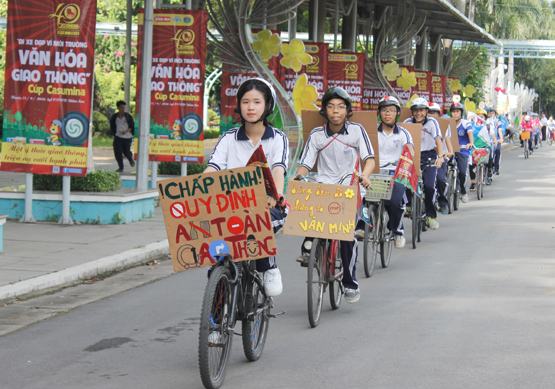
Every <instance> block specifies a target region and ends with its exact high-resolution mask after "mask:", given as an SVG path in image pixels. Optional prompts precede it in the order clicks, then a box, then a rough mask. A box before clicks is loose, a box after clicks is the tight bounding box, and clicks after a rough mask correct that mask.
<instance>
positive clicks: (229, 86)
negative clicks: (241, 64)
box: [220, 57, 279, 134]
mask: <svg viewBox="0 0 555 389" xmlns="http://www.w3.org/2000/svg"><path fill="white" fill-rule="evenodd" d="M278 66H279V62H278V57H274V58H272V59H270V61H269V63H268V68H269V69H270V70H271V71H272V73H274V75H275V76H276V77H277V76H278ZM252 77H259V76H258V74H257V73H256V72H254V71H251V70H241V69H233V68H232V67H230V66H229V65H226V64H224V65H223V71H222V75H221V77H220V79H221V82H222V87H221V89H220V133H221V134H224V133H226V132H227V131H229V130H231V129H232V128H234V127H238V126H240V125H241V119H240V117H239V115H238V114H237V113H236V112H235V109H236V108H237V100H236V96H237V89H239V86H240V85H241V84H242V83H243V82H244V81H246V80H248V79H249V78H252ZM274 125H276V123H274Z"/></svg>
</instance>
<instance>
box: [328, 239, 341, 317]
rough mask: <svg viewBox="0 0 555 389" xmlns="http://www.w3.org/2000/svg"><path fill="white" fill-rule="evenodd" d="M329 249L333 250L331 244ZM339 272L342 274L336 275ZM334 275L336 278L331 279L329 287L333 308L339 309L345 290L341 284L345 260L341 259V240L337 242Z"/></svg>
mask: <svg viewBox="0 0 555 389" xmlns="http://www.w3.org/2000/svg"><path fill="white" fill-rule="evenodd" d="M328 250H331V244H329V245H328ZM328 255H329V254H328ZM329 274H330V276H332V273H331V272H330V273H329ZM337 274H340V276H336V275H337ZM333 277H334V279H333V280H330V281H329V283H328V287H329V296H330V305H331V309H333V310H336V309H339V307H340V306H341V300H342V298H343V290H342V285H341V280H342V279H343V261H342V260H341V249H340V247H339V242H338V244H337V252H336V253H335V260H334V269H333ZM330 279H331V277H330Z"/></svg>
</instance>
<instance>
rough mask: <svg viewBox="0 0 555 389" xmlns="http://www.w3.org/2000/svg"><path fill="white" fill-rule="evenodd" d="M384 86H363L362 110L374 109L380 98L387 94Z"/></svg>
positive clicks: (376, 107)
mask: <svg viewBox="0 0 555 389" xmlns="http://www.w3.org/2000/svg"><path fill="white" fill-rule="evenodd" d="M388 94H389V93H387V90H386V89H385V88H373V87H364V89H363V95H362V110H363V111H376V110H377V109H378V103H379V102H380V99H381V98H382V97H384V96H386V95H388Z"/></svg>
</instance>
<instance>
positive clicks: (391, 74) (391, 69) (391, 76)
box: [383, 61, 401, 81]
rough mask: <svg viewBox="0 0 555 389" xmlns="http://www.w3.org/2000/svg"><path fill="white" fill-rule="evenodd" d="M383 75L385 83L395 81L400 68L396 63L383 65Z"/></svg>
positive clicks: (399, 73)
mask: <svg viewBox="0 0 555 389" xmlns="http://www.w3.org/2000/svg"><path fill="white" fill-rule="evenodd" d="M383 74H384V76H385V78H386V79H387V81H395V80H396V79H397V77H399V76H400V75H401V68H400V67H399V65H398V64H397V62H395V61H391V62H388V63H386V64H385V65H384V67H383Z"/></svg>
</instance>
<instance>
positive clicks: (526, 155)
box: [524, 142, 529, 159]
mask: <svg viewBox="0 0 555 389" xmlns="http://www.w3.org/2000/svg"><path fill="white" fill-rule="evenodd" d="M528 152H529V151H528V144H527V143H526V142H525V143H524V159H528Z"/></svg>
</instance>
